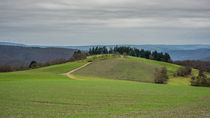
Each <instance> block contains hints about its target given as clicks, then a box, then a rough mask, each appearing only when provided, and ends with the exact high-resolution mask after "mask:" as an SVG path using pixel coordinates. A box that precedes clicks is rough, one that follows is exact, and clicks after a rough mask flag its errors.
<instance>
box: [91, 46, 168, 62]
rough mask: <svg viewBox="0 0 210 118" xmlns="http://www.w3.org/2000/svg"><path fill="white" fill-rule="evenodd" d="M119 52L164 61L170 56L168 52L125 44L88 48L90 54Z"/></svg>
mask: <svg viewBox="0 0 210 118" xmlns="http://www.w3.org/2000/svg"><path fill="white" fill-rule="evenodd" d="M114 53H119V54H123V55H129V56H135V57H142V58H146V59H152V60H157V61H164V62H171V57H170V55H169V54H168V53H162V52H160V53H159V52H157V51H153V52H151V51H149V50H144V49H141V50H139V49H137V48H131V47H127V46H120V47H118V46H115V47H114V48H110V49H108V48H106V47H105V46H104V47H98V46H97V47H93V48H90V49H89V54H90V55H97V54H114Z"/></svg>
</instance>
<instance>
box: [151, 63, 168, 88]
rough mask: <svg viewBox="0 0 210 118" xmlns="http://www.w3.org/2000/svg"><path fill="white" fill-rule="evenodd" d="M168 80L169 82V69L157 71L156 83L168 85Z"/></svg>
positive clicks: (164, 68)
mask: <svg viewBox="0 0 210 118" xmlns="http://www.w3.org/2000/svg"><path fill="white" fill-rule="evenodd" d="M167 80H168V75H167V68H166V67H163V68H161V69H156V70H155V80H154V81H155V83H157V84H166V82H167Z"/></svg>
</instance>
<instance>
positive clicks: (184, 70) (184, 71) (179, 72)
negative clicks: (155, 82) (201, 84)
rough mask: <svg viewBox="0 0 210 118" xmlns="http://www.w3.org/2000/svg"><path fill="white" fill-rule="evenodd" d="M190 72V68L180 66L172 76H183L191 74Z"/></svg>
mask: <svg viewBox="0 0 210 118" xmlns="http://www.w3.org/2000/svg"><path fill="white" fill-rule="evenodd" d="M191 73H192V68H191V67H188V66H186V67H181V68H179V69H178V70H177V73H176V74H174V76H182V77H184V76H188V75H191Z"/></svg>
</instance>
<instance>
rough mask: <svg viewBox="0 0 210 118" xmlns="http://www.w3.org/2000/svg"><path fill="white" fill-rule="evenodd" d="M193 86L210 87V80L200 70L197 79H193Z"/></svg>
mask: <svg viewBox="0 0 210 118" xmlns="http://www.w3.org/2000/svg"><path fill="white" fill-rule="evenodd" d="M191 85H192V86H208V87H210V78H207V76H206V75H205V74H204V73H203V71H201V70H200V71H199V74H198V76H197V77H192V78H191Z"/></svg>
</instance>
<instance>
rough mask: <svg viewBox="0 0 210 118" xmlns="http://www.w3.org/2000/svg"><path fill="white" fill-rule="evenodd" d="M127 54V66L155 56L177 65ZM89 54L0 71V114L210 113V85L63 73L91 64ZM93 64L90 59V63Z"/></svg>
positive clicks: (104, 117) (170, 67)
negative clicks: (74, 59)
mask: <svg viewBox="0 0 210 118" xmlns="http://www.w3.org/2000/svg"><path fill="white" fill-rule="evenodd" d="M107 58H109V59H110V60H106V59H107ZM111 58H113V59H111ZM127 58H128V59H126V62H127V63H128V64H127V65H128V67H129V64H132V63H134V64H136V63H138V62H137V61H140V62H141V63H138V64H137V65H139V66H141V65H144V64H143V63H145V65H144V66H148V65H150V64H151V62H152V63H153V64H154V65H151V66H148V68H154V67H156V66H162V65H165V66H167V67H168V70H169V71H170V73H172V72H173V71H174V70H176V69H175V68H178V66H177V65H171V64H168V63H163V62H157V61H152V60H146V59H141V58H139V59H136V58H133V57H127ZM90 59H93V57H89V58H88V59H87V60H84V61H77V62H71V63H66V64H60V65H55V66H49V67H44V68H39V69H33V70H28V71H20V72H11V73H0V117H4V118H7V117H40V118H47V117H57V118H60V117H77V118H78V117H79V118H80V117H82V118H83V117H91V118H92V117H97V118H98V117H100V118H107V117H128V118H130V117H148V118H150V117H155V118H158V117H160V118H163V117H171V118H173V117H183V118H191V117H196V118H197V117H209V115H210V113H209V111H210V107H209V106H210V88H207V87H193V86H185V85H171V84H166V85H159V84H151V83H143V82H134V81H119V80H112V79H105V78H103V77H95V78H97V80H91V79H86V80H73V79H70V78H67V77H66V76H64V75H61V73H65V72H68V71H71V70H73V69H75V68H78V67H80V66H82V65H84V64H86V63H87V62H88V60H90ZM102 59H103V61H101V60H102ZM94 60H98V61H96V62H93V64H95V63H96V64H98V63H106V61H119V63H120V64H121V63H122V62H121V61H123V62H124V59H121V58H119V60H118V58H117V57H112V56H109V57H106V58H98V57H97V58H95V57H94ZM132 60H135V61H134V62H131V61H132ZM119 63H117V64H119ZM147 64H148V65H147ZM89 67H91V65H89V66H87V67H86V68H89ZM84 69H85V68H84ZM96 69H97V68H96ZM134 69H139V68H137V67H135V68H134ZM116 70H120V69H119V68H116ZM139 70H140V69H139ZM127 71H128V72H130V71H129V70H127ZM78 77H79V76H78ZM83 77H84V76H83ZM87 78H90V77H87ZM100 78H103V79H100Z"/></svg>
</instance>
